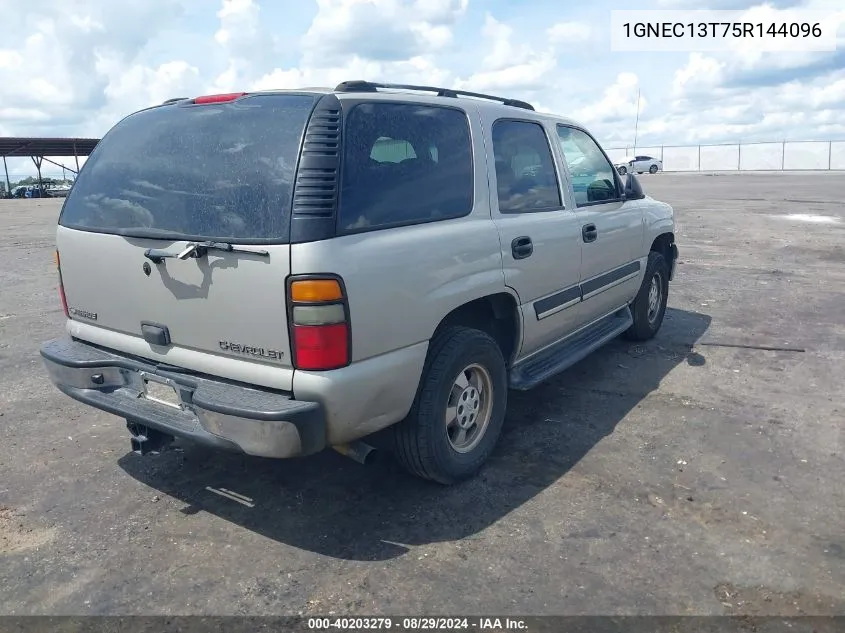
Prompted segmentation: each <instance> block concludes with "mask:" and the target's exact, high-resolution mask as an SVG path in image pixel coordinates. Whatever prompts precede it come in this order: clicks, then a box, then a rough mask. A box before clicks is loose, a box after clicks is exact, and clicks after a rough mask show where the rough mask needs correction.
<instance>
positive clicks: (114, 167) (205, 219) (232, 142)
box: [60, 95, 315, 243]
mask: <svg viewBox="0 0 845 633" xmlns="http://www.w3.org/2000/svg"><path fill="white" fill-rule="evenodd" d="M314 101H315V97H314V96H309V95H254V96H249V97H244V98H242V99H239V100H238V101H236V102H231V103H223V104H214V105H198V106H178V105H174V106H165V107H160V108H153V109H150V110H145V111H142V112H139V113H137V114H134V115H132V116H129V117H127V118H126V119H124V120H123V121H122V122H120V123H119V124H117V125H116V126H115V127H114V128H113V129H112V130H111V131H109V133H108V134H106V136H105V137H104V138H103V140H102V141H100V143H99V144H98V145H97V148H96V149H95V150H94V152H93V153H92V155H91V157H90V158H89V159H88V161H87V162H86V164H85V168H84V169H83V170H82V171H81V173H80V174H79V177H78V178H77V180H76V183H75V184H74V186H73V189H72V190H71V192H70V195H69V196H68V198H67V201H66V203H65V206H64V210H63V212H62V217H61V220H60V223H61V224H62V225H63V226H67V227H70V228H76V229H83V230H91V231H98V232H105V233H116V234H120V235H127V236H137V237H165V238H173V239H179V238H182V239H220V240H227V241H240V242H245V243H262V242H273V241H283V240H285V239H286V238H287V235H288V230H289V222H288V218H289V213H290V205H291V196H292V189H293V183H294V177H295V172H296V163H297V158H298V155H299V147H300V143H301V139H302V134H303V131H304V128H305V124H306V123H307V120H308V116H309V114H310V112H311V109H312V107H313V105H314Z"/></svg>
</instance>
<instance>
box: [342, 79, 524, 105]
mask: <svg viewBox="0 0 845 633" xmlns="http://www.w3.org/2000/svg"><path fill="white" fill-rule="evenodd" d="M379 88H384V89H387V90H416V91H419V92H433V93H435V94H436V95H437V96H438V97H452V98H456V97H459V96H460V97H474V98H476V99H489V100H491V101H498V102H500V103H502V104H504V105H506V106H513V107H514V108H522V109H524V110H533V109H534V106H533V105H531V104H530V103H527V102H525V101H520V100H519V99H508V98H506V97H496V96H494V95H487V94H482V93H480V92H468V91H466V90H454V89H453V88H437V87H434V86H415V85H411V84H384V83H377V82H373V81H360V80H355V81H344V82H342V83H339V84H338V85H337V86H336V87H335V89H334V90H335V92H378V90H379Z"/></svg>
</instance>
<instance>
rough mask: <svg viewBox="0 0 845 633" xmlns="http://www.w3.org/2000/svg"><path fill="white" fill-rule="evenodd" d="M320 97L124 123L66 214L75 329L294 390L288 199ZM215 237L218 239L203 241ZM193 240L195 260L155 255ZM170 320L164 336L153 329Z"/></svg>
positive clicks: (64, 267) (83, 176)
mask: <svg viewBox="0 0 845 633" xmlns="http://www.w3.org/2000/svg"><path fill="white" fill-rule="evenodd" d="M315 100H316V96H314V95H303V94H284V93H282V94H255V95H246V96H240V97H237V98H234V97H232V96H229V97H223V98H221V99H219V100H215V99H211V100H204V101H203V100H197V101H201V102H200V103H193V102H181V103H178V104H171V105H165V106H160V107H156V108H151V109H148V110H144V111H141V112H139V113H136V114H134V115H131V116H129V117H127V118H126V119H124V120H123V121H121V122H120V123H118V124H117V125H116V126H115V127H114V128H112V130H111V131H110V132H109V133H108V134H107V135H106V136H105V137H104V138H103V139H102V141H100V143H99V144H98V146H97V148H96V149H95V151H94V152H93V153H92V155H91V157H90V158H89V159H88V161H87V163H86V165H85V167H84V169H83V170H82V171H81V173H80V174H79V177H78V179H77V181H76V183H75V184H74V186H73V189H72V190H71V192H70V195H69V196H68V197H67V199H66V201H65V204H64V207H63V210H62V214H61V217H60V219H59V229H58V234H57V241H56V245H57V249H58V252H59V258H60V268H61V276H62V282H63V286H64V292H65V297H66V301H67V306H68V310H69V313H70V319H71V322H70V324H69V329H70V331H71V333H72V334H73V335H74V336H76V337H77V338H80V339H83V340H87V341H90V342H93V343H97V344H100V345H103V346H105V347H109V348H112V349H117V350H120V351H124V352H127V353H129V354H134V355H138V356H142V357H146V358H149V359H152V360H156V361H161V362H164V363H167V364H169V365H174V366H178V367H185V368H189V369H193V370H196V371H200V372H204V373H209V374H213V375H218V376H224V377H228V378H231V379H234V380H243V381H247V382H251V383H255V384H259V385H264V386H267V387H274V388H278V389H290V388H291V382H292V375H293V369H292V365H291V353H290V351H291V350H290V342H289V337H288V327H287V311H286V301H285V278H286V277H287V276H288V274H289V273H290V246H289V244H288V235H289V230H290V223H289V219H290V207H291V198H292V188H293V185H294V177H295V171H296V164H297V158H298V155H299V150H300V146H301V143H302V135H303V132H304V129H305V126H306V123H307V121H308V117H309V115H310V112H311V110H312V108H313V106H314V103H315ZM203 242H213V243H214V244H213V245H212V246H211V247H210V248H206V247H203V246H202V245H201V246H200V247H199V248H196V247H193V246H192V244H197V243H200V244H201V243H203ZM230 247H232V250H227V249H229V248H230ZM191 248H193V251H191V252H189V253H188V255H187V257H186V258H185V259H179V258H176V257H164V258H161V259H159V258H157V257H156V255H157V254H158V255H173V254H176V253H184V251H185V250H186V249H189V251H190V249H191ZM150 249H152V252H150ZM144 325H146V327H144ZM159 328H160V329H159ZM163 328H166V330H167V337H168V338H169V340H168V341H167V342H166V344H161V339H159V340H158V341H156V340H155V336H154V335H156V334H157V333H159V332H160V331H162V330H163ZM145 331H146V332H147V335H146V337H145V335H144V332H145ZM151 333H152V335H151Z"/></svg>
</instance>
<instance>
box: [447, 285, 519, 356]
mask: <svg viewBox="0 0 845 633" xmlns="http://www.w3.org/2000/svg"><path fill="white" fill-rule="evenodd" d="M521 325H522V321H521V319H520V314H519V304H518V303H517V301H516V299H515V298H514V296H513V295H511V294H509V293H507V292H498V293H496V294H491V295H487V296H484V297H479V298H478V299H474V300H472V301H468V302H467V303H464V304H463V305H460V306H458V307H457V308H455V309H454V310H452V311H451V312H449V314H447V315H446V316H444V317H443V319H442V320H441V321H440V323H439V324H438V325H437V328H435V330H434V334H433V335H432V338H434V337H435V336H437V334H438V333H439V332H441V331H443V330H444V329H445V328H448V327H454V326H463V327H470V328H473V329H476V330H481V331H482V332H486V333H487V334H489V335H490V336H491V337H492V338H493V340H494V341H496V343H497V344H498V345H499V349H501V350H502V356H503V357H504V359H505V363H506V364H507V365H508V366H510V363H511V362H512V360H513V358H514V356H515V355H516V353H517V351H518V349H519V345H520V338H521V337H520V333H521V331H522V328H521Z"/></svg>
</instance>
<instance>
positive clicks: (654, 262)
mask: <svg viewBox="0 0 845 633" xmlns="http://www.w3.org/2000/svg"><path fill="white" fill-rule="evenodd" d="M668 297H669V267H668V266H667V265H666V259H665V258H664V257H663V255H661V254H660V253H658V252H656V251H651V252H650V253H649V254H648V263H647V264H646V270H645V277H644V278H643V283H642V285H641V286H640V291H639V292H638V293H637V297H636V298H635V299H634V302H633V303H632V304H631V315H632V316H633V318H634V323H633V324H632V325H631V327H630V328H628V330H627V331H626V332H625V338H627V339H629V340H633V341H647V340H648V339H650V338H653V337H654V335H655V334H657V331H658V330H659V329H660V326H661V325H662V324H663V316H664V314H665V313H666V302H667V300H668Z"/></svg>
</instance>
